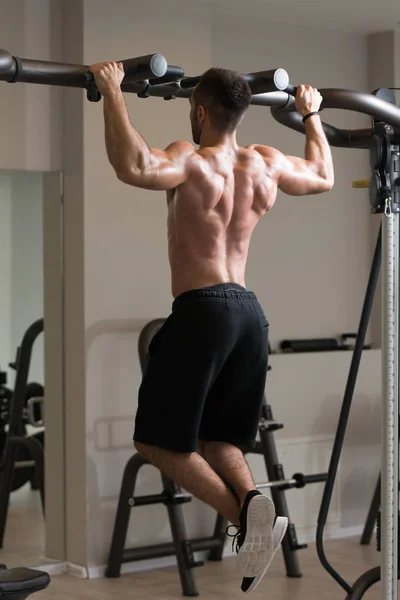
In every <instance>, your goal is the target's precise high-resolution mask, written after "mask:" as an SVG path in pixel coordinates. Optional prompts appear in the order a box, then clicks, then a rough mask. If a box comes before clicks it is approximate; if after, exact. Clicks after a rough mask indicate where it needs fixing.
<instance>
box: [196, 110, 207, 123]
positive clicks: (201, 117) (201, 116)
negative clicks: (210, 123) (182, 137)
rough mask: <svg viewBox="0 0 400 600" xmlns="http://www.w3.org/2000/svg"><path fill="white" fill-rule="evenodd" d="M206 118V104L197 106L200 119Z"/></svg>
mask: <svg viewBox="0 0 400 600" xmlns="http://www.w3.org/2000/svg"><path fill="white" fill-rule="evenodd" d="M205 118H206V111H205V110H204V106H198V107H197V119H198V121H201V122H202V121H204V120H205Z"/></svg>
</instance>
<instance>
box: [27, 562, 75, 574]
mask: <svg viewBox="0 0 400 600" xmlns="http://www.w3.org/2000/svg"><path fill="white" fill-rule="evenodd" d="M29 568H30V569H36V570H37V571H44V572H45V573H48V574H49V575H63V574H64V573H67V572H68V565H67V563H66V562H59V563H43V564H35V565H30V566H29Z"/></svg>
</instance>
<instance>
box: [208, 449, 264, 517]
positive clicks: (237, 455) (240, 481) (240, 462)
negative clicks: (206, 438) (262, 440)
mask: <svg viewBox="0 0 400 600" xmlns="http://www.w3.org/2000/svg"><path fill="white" fill-rule="evenodd" d="M205 458H206V460H207V462H208V464H209V465H210V466H211V467H212V468H213V469H214V470H215V471H216V472H217V473H218V474H219V475H220V477H221V478H222V479H223V480H224V481H226V482H227V483H228V484H229V486H230V487H231V488H232V490H233V491H234V492H235V494H236V496H237V497H238V499H239V503H240V506H241V507H242V506H243V504H244V501H245V498H246V496H247V494H248V492H249V491H250V490H254V489H256V486H255V483H254V480H253V477H252V474H251V471H250V469H249V466H248V464H247V462H246V460H245V458H244V456H243V452H242V451H241V450H240V448H238V447H237V446H233V445H232V444H226V443H224V442H206V448H205Z"/></svg>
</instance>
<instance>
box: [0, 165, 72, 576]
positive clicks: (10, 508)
mask: <svg viewBox="0 0 400 600" xmlns="http://www.w3.org/2000/svg"><path fill="white" fill-rule="evenodd" d="M51 175H53V178H54V176H55V177H56V181H57V180H58V186H57V185H56V186H54V185H53V186H52V187H51V186H50V188H49V185H48V178H49V174H44V173H39V172H26V171H0V240H1V252H0V278H1V290H2V291H1V294H0V456H1V472H0V547H1V550H0V562H1V563H5V564H7V566H8V567H13V566H30V565H40V564H42V565H43V564H48V563H49V562H52V560H51V557H50V558H49V557H48V556H47V552H46V550H47V548H46V527H45V519H44V511H43V509H44V497H45V487H46V484H47V481H46V482H45V457H46V446H45V430H46V427H48V426H49V423H48V422H46V418H45V414H46V409H45V404H46V401H48V399H47V396H46V378H45V373H46V350H45V331H46V330H45V329H44V317H45V305H46V301H45V294H46V287H47V289H49V288H50V289H56V290H58V292H56V295H58V296H59V297H62V292H61V285H62V278H61V272H57V269H55V270H53V272H52V274H51V276H50V277H51V278H53V281H47V282H45V274H46V273H49V270H48V269H47V270H46V252H47V253H48V252H49V250H50V248H48V247H46V243H45V240H46V228H49V227H50V228H51V229H55V231H56V232H57V237H59V238H60V239H59V245H60V247H61V232H62V228H61V226H60V225H61V222H60V220H59V221H58V222H57V221H56V222H53V223H52V222H51V218H53V219H54V218H55V219H60V215H61V185H60V177H61V176H60V175H59V174H58V175H55V174H51ZM46 189H47V192H46ZM49 189H51V190H52V193H53V197H49V194H48V190H49ZM55 190H56V191H57V192H58V194H57V195H55V197H54V191H55ZM57 196H58V197H57ZM52 205H53V206H57V208H56V210H53V209H50V211H49V210H48V209H46V207H51V206H52ZM46 211H47V213H48V214H46ZM52 215H53V217H52ZM57 215H58V216H57ZM47 238H49V232H47ZM50 238H51V234H50ZM54 251H55V252H57V249H54ZM46 276H47V275H46ZM47 278H49V277H48V276H47ZM60 317H61V315H60ZM46 318H47V317H46ZM53 324H54V323H53ZM60 330H62V323H61V322H60ZM61 351H62V350H61V347H60V349H59V352H60V354H61ZM60 362H61V359H60ZM50 425H51V423H50ZM47 452H48V449H47ZM55 483H57V482H55ZM57 558H59V557H57Z"/></svg>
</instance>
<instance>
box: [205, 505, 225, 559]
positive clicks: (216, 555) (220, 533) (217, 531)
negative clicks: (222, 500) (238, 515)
mask: <svg viewBox="0 0 400 600" xmlns="http://www.w3.org/2000/svg"><path fill="white" fill-rule="evenodd" d="M227 526H228V521H227V520H226V519H225V517H223V516H222V515H221V514H219V513H218V514H217V519H216V521H215V527H214V533H213V537H214V538H218V539H219V546H215V547H214V548H212V549H211V551H210V553H209V555H208V560H211V561H220V560H222V555H223V553H224V546H225V531H226V528H227Z"/></svg>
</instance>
